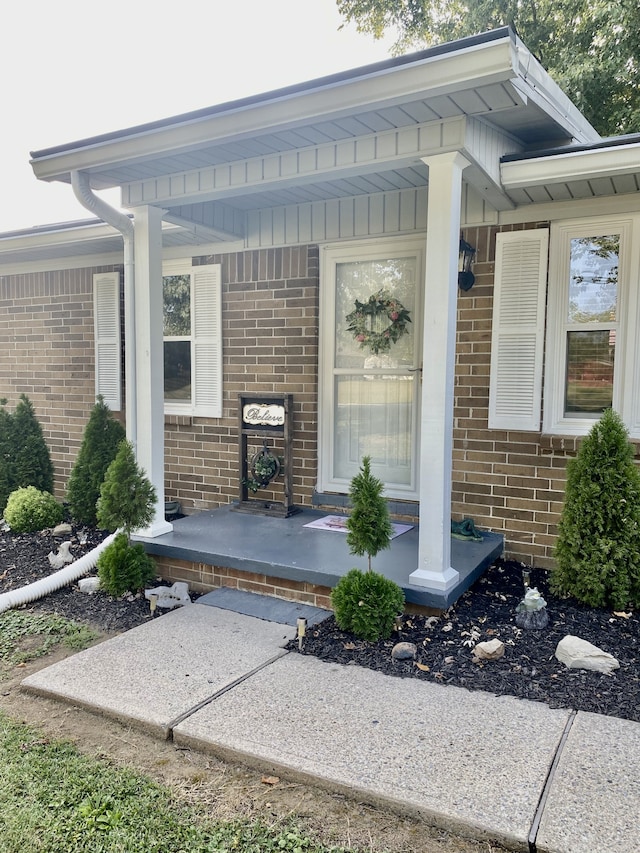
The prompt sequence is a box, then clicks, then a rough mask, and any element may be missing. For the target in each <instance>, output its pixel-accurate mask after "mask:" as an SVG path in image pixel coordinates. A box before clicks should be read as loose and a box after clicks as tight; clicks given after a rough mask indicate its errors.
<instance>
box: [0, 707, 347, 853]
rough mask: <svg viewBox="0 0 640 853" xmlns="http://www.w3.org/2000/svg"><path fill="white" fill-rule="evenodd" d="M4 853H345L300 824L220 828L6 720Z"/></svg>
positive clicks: (128, 776) (0, 773) (153, 789)
mask: <svg viewBox="0 0 640 853" xmlns="http://www.w3.org/2000/svg"><path fill="white" fill-rule="evenodd" d="M0 755H1V756H2V757H1V758H0V853H23V851H25V850H28V851H30V853H38V851H43V853H45V851H46V853H76V851H78V853H80V851H86V850H91V851H92V853H155V851H157V853H192V851H193V853H195V852H196V851H198V853H206V851H220V853H223V852H224V851H229V853H231V851H237V852H238V853H271V851H273V853H276V851H277V853H287V851H289V853H329V852H330V851H332V853H338V851H341V850H343V848H336V847H332V848H328V847H323V846H321V845H318V844H316V843H315V842H314V841H312V840H311V839H310V838H309V837H307V836H306V835H305V834H304V833H303V832H302V831H300V830H299V829H298V828H297V827H296V825H295V824H294V823H291V822H289V823H287V824H286V825H282V824H280V825H277V826H268V825H266V824H264V823H262V822H256V821H234V822H225V823H216V822H213V821H210V820H209V819H208V818H207V816H206V814H204V813H203V812H199V811H197V810H196V809H194V808H191V807H187V806H184V805H181V804H179V803H177V802H175V801H174V799H173V797H172V794H171V791H170V790H169V789H168V788H165V787H163V786H161V785H158V784H156V783H155V782H153V781H151V780H149V779H147V778H146V777H144V776H143V775H142V774H139V773H137V772H135V771H133V770H129V769H126V768H124V769H123V768H119V767H113V766H111V765H110V764H108V763H107V762H104V761H99V760H96V759H93V758H89V757H86V756H83V755H81V754H80V753H79V752H77V750H76V749H75V748H74V747H73V746H71V745H70V744H67V743H65V742H62V741H49V740H47V739H46V738H43V737H42V736H41V735H40V734H39V733H38V732H36V731H34V730H33V729H31V728H28V727H26V726H24V725H22V724H19V723H17V722H14V721H12V720H10V719H8V718H7V717H6V716H4V715H2V714H0Z"/></svg>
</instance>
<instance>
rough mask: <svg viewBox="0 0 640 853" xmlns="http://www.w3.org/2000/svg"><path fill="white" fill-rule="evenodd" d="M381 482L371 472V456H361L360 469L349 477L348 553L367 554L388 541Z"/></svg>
mask: <svg viewBox="0 0 640 853" xmlns="http://www.w3.org/2000/svg"><path fill="white" fill-rule="evenodd" d="M383 490H384V483H383V482H382V481H381V480H379V479H378V478H377V477H374V476H373V474H372V473H371V458H370V457H369V456H365V457H364V458H363V460H362V466H361V468H360V472H359V473H358V474H356V476H355V477H354V478H353V480H352V481H351V487H350V490H349V497H350V498H351V505H352V510H351V513H350V515H349V518H348V519H347V545H348V546H349V550H350V551H351V553H352V554H357V555H358V556H359V557H362V556H364V554H366V555H367V557H368V559H369V571H371V558H372V557H375V555H376V554H377V553H378V551H382V550H383V549H384V548H388V547H389V546H390V544H391V533H392V530H391V521H390V520H389V509H388V507H387V502H386V500H385V499H384V498H383V497H382V492H383Z"/></svg>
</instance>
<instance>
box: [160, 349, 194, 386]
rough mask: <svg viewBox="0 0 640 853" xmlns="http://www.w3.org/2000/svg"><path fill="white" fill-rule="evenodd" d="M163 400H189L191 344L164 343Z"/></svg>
mask: <svg viewBox="0 0 640 853" xmlns="http://www.w3.org/2000/svg"><path fill="white" fill-rule="evenodd" d="M164 398H165V400H191V342H190V341H165V342H164Z"/></svg>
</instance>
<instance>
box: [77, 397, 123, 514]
mask: <svg viewBox="0 0 640 853" xmlns="http://www.w3.org/2000/svg"><path fill="white" fill-rule="evenodd" d="M124 438H125V431H124V427H123V426H122V424H121V423H120V422H119V421H117V420H115V418H114V417H113V416H112V414H111V410H110V409H109V407H108V406H107V404H106V403H105V402H104V400H103V399H102V397H98V401H97V403H96V404H95V406H94V407H93V409H92V410H91V414H90V416H89V420H88V421H87V425H86V427H85V430H84V435H83V437H82V444H81V446H80V450H79V452H78V456H77V458H76V461H75V464H74V466H73V469H72V471H71V475H70V477H69V483H68V484H67V500H68V502H69V509H70V511H71V515H72V517H73V518H74V519H75V520H76V521H80V522H81V523H82V524H88V525H91V526H95V525H97V523H98V517H97V510H96V503H97V501H98V498H99V497H100V487H101V486H102V483H103V481H104V478H105V474H106V473H107V468H108V467H109V465H110V464H111V463H112V462H113V460H114V459H115V457H116V453H117V452H118V447H119V445H120V442H122V441H123V440H124Z"/></svg>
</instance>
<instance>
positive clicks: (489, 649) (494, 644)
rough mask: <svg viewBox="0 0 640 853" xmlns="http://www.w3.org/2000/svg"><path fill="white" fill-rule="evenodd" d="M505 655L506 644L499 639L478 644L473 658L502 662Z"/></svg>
mask: <svg viewBox="0 0 640 853" xmlns="http://www.w3.org/2000/svg"><path fill="white" fill-rule="evenodd" d="M503 655H504V643H503V642H502V640H498V639H495V640H485V642H484V643H478V645H477V646H475V648H474V650H473V656H474V658H475V659H476V660H500V658H501V657H502V656H503Z"/></svg>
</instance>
